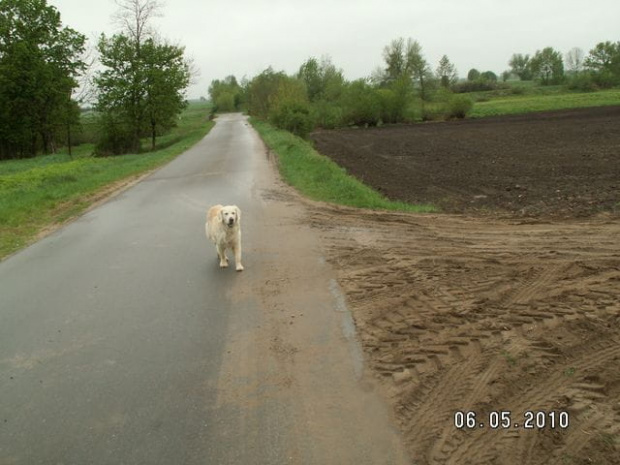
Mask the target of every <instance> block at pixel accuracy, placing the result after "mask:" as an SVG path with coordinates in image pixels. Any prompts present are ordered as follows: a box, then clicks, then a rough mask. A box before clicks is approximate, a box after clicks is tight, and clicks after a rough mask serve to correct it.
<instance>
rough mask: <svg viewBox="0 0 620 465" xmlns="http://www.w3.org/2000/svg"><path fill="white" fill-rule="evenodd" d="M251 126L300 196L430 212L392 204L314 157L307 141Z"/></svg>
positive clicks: (421, 207)
mask: <svg viewBox="0 0 620 465" xmlns="http://www.w3.org/2000/svg"><path fill="white" fill-rule="evenodd" d="M250 121H251V123H252V125H253V126H254V128H255V129H256V130H257V131H258V133H259V134H260V135H261V137H262V138H263V140H264V141H265V143H266V144H267V146H268V147H269V148H270V149H271V150H273V151H274V152H275V153H276V154H277V155H278V159H279V163H278V165H279V169H280V173H281V175H282V177H283V178H284V180H285V181H286V182H287V183H288V184H290V185H291V186H293V187H295V188H296V189H297V190H299V192H301V193H302V194H303V195H305V196H307V197H309V198H311V199H314V200H320V201H324V202H331V203H335V204H340V205H347V206H351V207H358V208H370V209H382V210H398V211H408V212H432V211H435V210H436V209H435V208H434V207H433V206H431V205H411V204H408V203H404V202H392V201H390V200H388V199H387V198H385V197H384V196H382V195H381V194H379V193H378V192H376V191H375V190H373V189H371V188H370V187H368V186H366V185H365V184H363V183H361V182H360V181H358V180H357V179H355V178H353V177H352V176H349V175H348V174H347V173H346V171H345V170H344V169H343V168H341V167H339V166H338V165H337V164H336V163H334V162H333V161H331V160H330V159H329V158H327V157H325V156H323V155H320V154H318V153H317V152H316V151H315V150H314V149H313V148H312V146H311V145H310V143H309V142H307V141H305V140H303V139H301V138H299V137H297V136H294V135H293V134H291V133H289V132H286V131H282V130H279V129H276V128H274V127H273V126H271V125H269V124H267V123H265V122H263V121H259V120H256V119H254V118H252V119H251V120H250Z"/></svg>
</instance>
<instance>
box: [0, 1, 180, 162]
mask: <svg viewBox="0 0 620 465" xmlns="http://www.w3.org/2000/svg"><path fill="white" fill-rule="evenodd" d="M116 4H117V6H118V12H117V15H116V22H117V23H118V26H119V32H118V33H116V34H113V35H112V36H106V35H104V34H102V35H101V36H100V37H99V40H98V42H97V44H96V49H97V53H98V56H99V59H98V63H99V69H98V71H96V72H95V73H94V75H93V76H92V82H91V84H92V89H93V90H94V101H95V104H94V110H95V114H96V121H97V127H98V128H99V134H98V137H97V143H96V149H95V153H96V154H98V155H116V154H122V153H135V152H140V151H141V150H142V139H144V138H147V137H148V138H150V141H151V148H152V149H153V148H154V147H155V141H156V138H157V137H158V136H160V135H162V134H164V133H166V132H167V131H169V130H170V129H171V128H172V127H173V126H175V125H176V121H177V117H178V115H179V113H180V112H181V111H182V110H183V109H184V108H185V106H186V105H187V101H186V99H185V89H186V88H187V87H188V85H189V82H190V77H191V63H190V62H189V61H188V60H187V59H186V58H185V55H184V53H185V49H184V47H181V46H177V45H174V44H171V43H168V42H167V41H165V40H164V39H162V38H160V37H159V36H158V35H157V34H155V33H154V31H153V30H152V28H151V20H152V19H153V18H154V17H156V16H159V15H160V10H161V4H160V3H158V1H157V0H116ZM85 51H86V37H85V36H84V35H83V34H81V33H79V32H77V31H75V30H74V29H71V28H69V27H67V26H63V24H62V21H61V15H60V12H59V11H58V10H57V9H56V8H55V7H54V6H52V5H48V3H47V0H2V2H1V3H0V160H2V159H9V158H24V157H32V156H35V155H37V154H38V153H41V152H43V153H52V152H54V151H55V150H56V148H57V147H58V146H62V145H68V146H69V148H70V147H71V137H72V136H71V134H72V130H75V129H76V128H78V127H79V125H80V113H81V111H80V103H82V102H81V101H80V98H79V96H78V97H76V96H75V95H74V94H75V91H76V89H78V87H80V79H84V77H85V76H89V75H90V74H91V73H90V72H92V69H93V64H94V60H90V62H89V60H88V58H87V56H86V53H85Z"/></svg>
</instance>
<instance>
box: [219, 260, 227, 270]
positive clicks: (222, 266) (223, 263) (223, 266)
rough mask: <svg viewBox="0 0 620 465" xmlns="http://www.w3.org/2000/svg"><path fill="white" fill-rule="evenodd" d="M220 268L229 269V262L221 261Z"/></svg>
mask: <svg viewBox="0 0 620 465" xmlns="http://www.w3.org/2000/svg"><path fill="white" fill-rule="evenodd" d="M220 268H228V260H227V261H225V262H224V261H220Z"/></svg>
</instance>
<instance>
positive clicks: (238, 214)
mask: <svg viewBox="0 0 620 465" xmlns="http://www.w3.org/2000/svg"><path fill="white" fill-rule="evenodd" d="M233 207H234V208H235V212H236V213H237V223H239V222H240V221H241V210H240V209H239V207H238V206H236V205H233Z"/></svg>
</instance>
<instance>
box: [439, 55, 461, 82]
mask: <svg viewBox="0 0 620 465" xmlns="http://www.w3.org/2000/svg"><path fill="white" fill-rule="evenodd" d="M437 77H438V78H439V82H440V83H441V85H442V87H446V88H449V87H450V86H452V85H454V84H456V81H457V80H458V74H457V72H456V67H455V66H454V65H453V64H452V63H451V62H450V59H449V58H448V56H447V55H444V56H442V57H441V59H440V60H439V66H437Z"/></svg>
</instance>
